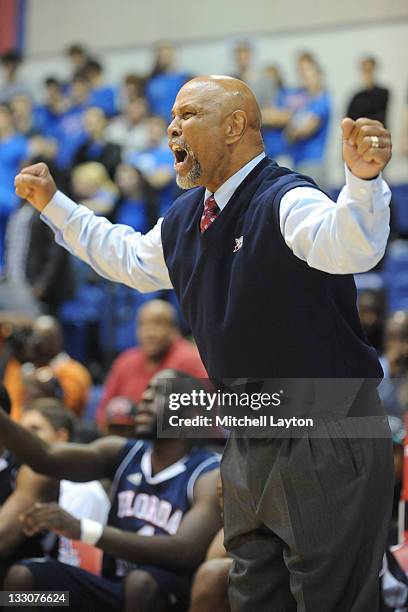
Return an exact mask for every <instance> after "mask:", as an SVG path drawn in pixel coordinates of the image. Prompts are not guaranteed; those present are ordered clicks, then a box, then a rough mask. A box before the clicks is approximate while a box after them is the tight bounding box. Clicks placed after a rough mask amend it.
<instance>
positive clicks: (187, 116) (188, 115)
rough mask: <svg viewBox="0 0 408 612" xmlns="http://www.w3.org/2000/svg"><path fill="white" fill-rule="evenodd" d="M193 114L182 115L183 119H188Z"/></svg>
mask: <svg viewBox="0 0 408 612" xmlns="http://www.w3.org/2000/svg"><path fill="white" fill-rule="evenodd" d="M193 114H194V113H183V119H189V118H190V117H192V116H193Z"/></svg>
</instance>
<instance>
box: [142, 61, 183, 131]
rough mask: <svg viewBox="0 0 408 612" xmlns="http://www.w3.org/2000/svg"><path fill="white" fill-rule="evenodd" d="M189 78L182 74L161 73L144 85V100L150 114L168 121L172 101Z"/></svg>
mask: <svg viewBox="0 0 408 612" xmlns="http://www.w3.org/2000/svg"><path fill="white" fill-rule="evenodd" d="M189 78H190V77H189V76H188V75H187V74H186V73H184V72H169V73H163V74H158V75H157V76H155V77H153V78H151V79H150V80H149V81H148V82H147V84H146V98H147V100H148V102H149V106H150V109H151V111H152V114H153V115H158V116H159V117H163V118H164V119H166V121H170V118H171V109H172V108H173V104H174V100H175V99H176V96H177V94H178V92H179V89H180V88H181V87H182V86H183V85H184V83H186V82H187V81H188V80H189Z"/></svg>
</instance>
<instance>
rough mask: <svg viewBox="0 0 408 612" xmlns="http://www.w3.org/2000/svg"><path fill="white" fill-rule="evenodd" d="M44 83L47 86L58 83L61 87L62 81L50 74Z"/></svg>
mask: <svg viewBox="0 0 408 612" xmlns="http://www.w3.org/2000/svg"><path fill="white" fill-rule="evenodd" d="M44 85H46V86H47V87H48V86H49V85H56V86H57V87H59V88H61V83H60V81H59V80H58V79H57V78H56V77H54V76H49V77H47V78H46V79H44Z"/></svg>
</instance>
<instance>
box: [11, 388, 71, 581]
mask: <svg viewBox="0 0 408 612" xmlns="http://www.w3.org/2000/svg"><path fill="white" fill-rule="evenodd" d="M1 400H2V405H3V406H4V407H5V408H6V406H5V401H7V396H4V392H3V393H2V397H1ZM10 409H11V405H10V404H8V406H7V412H9V411H10ZM58 490H59V487H58V481H56V480H54V479H53V478H48V477H45V476H40V475H39V474H37V473H35V472H33V470H31V469H30V468H29V467H28V466H26V465H22V464H21V462H20V461H19V460H18V459H17V458H16V457H14V456H13V455H11V454H10V453H9V452H7V451H6V450H5V449H4V447H0V586H2V585H3V580H4V576H5V575H6V573H7V570H8V568H9V567H10V565H12V564H13V563H14V562H15V561H17V560H19V559H25V558H27V557H42V556H43V555H44V553H45V552H50V551H49V549H48V547H47V542H46V538H45V537H44V534H37V535H35V536H34V537H27V536H26V535H25V533H24V530H23V526H22V523H21V521H19V520H18V518H17V517H19V516H20V515H21V514H22V513H24V512H26V511H27V510H29V509H30V508H31V507H32V505H33V504H35V503H37V502H45V503H46V502H52V501H55V500H57V499H58Z"/></svg>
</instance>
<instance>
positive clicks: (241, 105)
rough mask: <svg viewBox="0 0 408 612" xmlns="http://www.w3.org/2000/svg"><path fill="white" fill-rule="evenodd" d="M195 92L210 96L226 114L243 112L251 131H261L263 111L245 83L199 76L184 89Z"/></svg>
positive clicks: (233, 79)
mask: <svg viewBox="0 0 408 612" xmlns="http://www.w3.org/2000/svg"><path fill="white" fill-rule="evenodd" d="M184 88H186V89H187V90H190V91H194V90H196V91H197V92H198V93H199V94H201V95H208V94H210V96H211V100H212V102H213V103H214V105H218V106H219V107H220V108H221V109H222V110H224V111H225V112H226V113H232V112H234V111H242V112H244V113H245V115H246V117H247V120H248V124H247V128H248V129H250V130H256V131H257V132H259V131H260V129H261V122H262V119H261V110H260V108H259V104H258V101H257V99H256V97H255V94H254V92H253V91H252V89H251V88H250V87H248V85H247V84H246V83H244V81H240V79H235V78H234V77H230V76H223V75H211V76H199V77H196V78H194V79H191V81H188V83H186V84H185V85H184V87H183V88H182V89H184Z"/></svg>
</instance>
